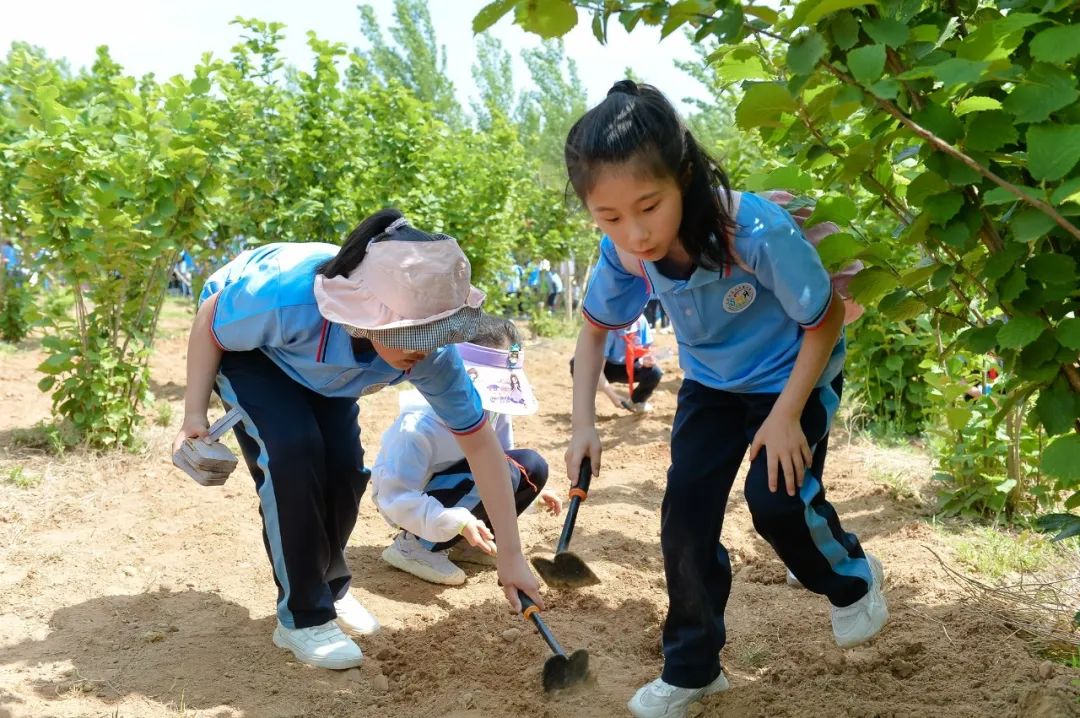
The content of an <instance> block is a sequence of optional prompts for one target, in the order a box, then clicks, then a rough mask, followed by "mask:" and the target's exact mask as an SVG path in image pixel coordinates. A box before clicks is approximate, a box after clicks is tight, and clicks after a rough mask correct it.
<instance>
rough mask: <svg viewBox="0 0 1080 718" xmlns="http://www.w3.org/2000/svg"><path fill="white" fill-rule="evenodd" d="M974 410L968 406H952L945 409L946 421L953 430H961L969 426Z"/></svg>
mask: <svg viewBox="0 0 1080 718" xmlns="http://www.w3.org/2000/svg"><path fill="white" fill-rule="evenodd" d="M971 414H972V411H971V409H969V408H968V407H966V406H952V407H949V408H948V409H946V410H945V423H946V424H948V426H949V428H950V429H952V430H953V431H960V430H961V429H963V428H964V427H965V426H967V423H968V420H969V419H970V418H971Z"/></svg>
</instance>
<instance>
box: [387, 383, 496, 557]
mask: <svg viewBox="0 0 1080 718" xmlns="http://www.w3.org/2000/svg"><path fill="white" fill-rule="evenodd" d="M488 421H490V422H491V425H492V428H493V429H494V430H495V435H496V436H497V437H498V439H499V443H500V444H501V445H502V447H503V450H504V451H506V450H509V449H512V448H514V431H513V424H512V422H511V417H509V416H507V415H505V414H496V413H492V412H489V413H488ZM464 458H465V454H464V452H462V450H461V447H460V446H459V445H458V443H457V440H456V439H455V438H454V435H453V434H452V433H451V432H450V430H449V429H448V428H447V427H446V425H445V424H443V423H442V421H440V420H439V418H438V416H436V414H435V413H434V411H433V410H432V409H431V407H430V406H428V405H427V404H426V403H425V402H423V401H422V400H420V401H415V400H414V401H411V402H410V403H409V405H407V406H405V408H403V409H402V411H401V413H400V414H399V415H398V417H397V419H396V420H395V421H394V423H393V424H392V425H391V426H390V428H389V429H387V430H386V432H385V433H384V434H383V437H382V444H381V446H380V449H379V455H378V456H377V457H376V458H375V464H374V465H373V466H372V467H371V498H372V500H374V502H375V506H376V507H378V509H379V513H381V514H382V515H383V518H385V519H386V520H387V521H388V522H389V523H390V524H391V525H392V526H396V527H398V528H402V529H404V530H406V531H408V532H409V533H411V534H415V535H417V536H419V537H420V538H423V539H427V540H428V541H434V542H436V543H439V542H442V541H449V540H450V539H452V538H454V537H455V536H457V535H458V533H460V531H461V527H462V526H464V525H465V523H466V522H467V521H469V520H470V519H471V518H472V513H471V512H470V511H469V510H468V509H467V508H464V507H462V506H456V507H452V508H447V507H445V506H443V505H442V504H441V503H440V502H439V500H438V499H436V498H434V497H432V496H429V495H427V494H425V493H424V488H425V487H426V486H427V484H428V482H429V481H431V477H432V476H433V475H434V474H435V473H437V472H439V471H442V470H444V469H447V468H449V467H451V466H453V465H454V464H456V463H457V462H459V461H461V460H462V459H464Z"/></svg>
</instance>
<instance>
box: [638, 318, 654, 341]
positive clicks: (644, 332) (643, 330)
mask: <svg viewBox="0 0 1080 718" xmlns="http://www.w3.org/2000/svg"><path fill="white" fill-rule="evenodd" d="M638 342H640V343H641V346H643V347H649V346H652V343H653V335H652V327H650V326H649V321H648V320H647V319H645V317H641V318H640V319H638Z"/></svg>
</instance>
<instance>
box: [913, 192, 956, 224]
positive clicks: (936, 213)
mask: <svg viewBox="0 0 1080 718" xmlns="http://www.w3.org/2000/svg"><path fill="white" fill-rule="evenodd" d="M963 206H964V194H963V192H961V191H959V190H953V191H952V192H944V193H942V194H936V195H934V196H933V197H928V198H927V199H926V201H925V202H924V203H923V208H924V209H925V210H926V212H927V213H928V214H929V215H930V219H931V220H933V221H934V222H936V223H937V224H944V223H945V222H948V221H949V220H950V219H952V218H953V217H955V216H956V213H957V212H959V211H960V208H961V207H963Z"/></svg>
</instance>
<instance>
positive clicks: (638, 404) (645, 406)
mask: <svg viewBox="0 0 1080 718" xmlns="http://www.w3.org/2000/svg"><path fill="white" fill-rule="evenodd" d="M630 411H632V412H634V413H635V414H648V413H649V412H650V411H652V404H650V403H649V402H647V401H635V402H634V403H632V404H631V405H630Z"/></svg>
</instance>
